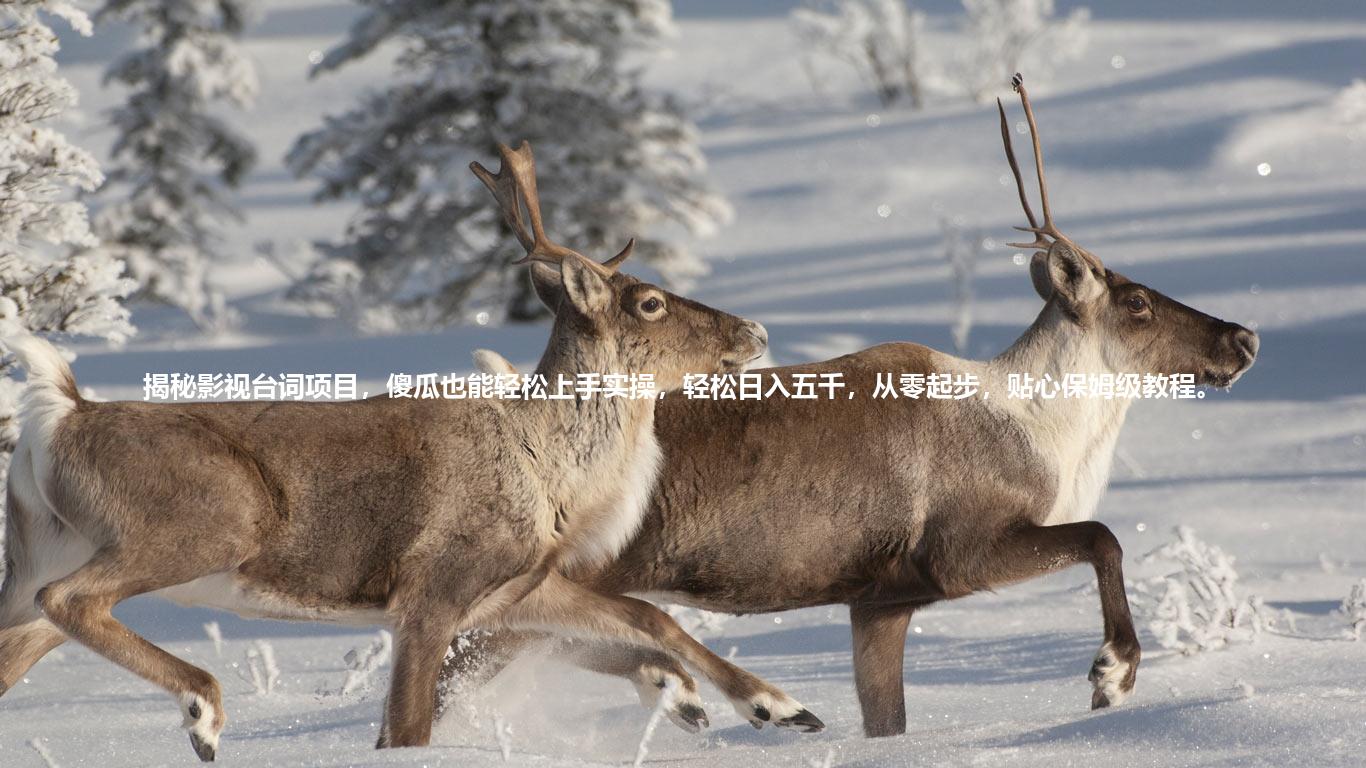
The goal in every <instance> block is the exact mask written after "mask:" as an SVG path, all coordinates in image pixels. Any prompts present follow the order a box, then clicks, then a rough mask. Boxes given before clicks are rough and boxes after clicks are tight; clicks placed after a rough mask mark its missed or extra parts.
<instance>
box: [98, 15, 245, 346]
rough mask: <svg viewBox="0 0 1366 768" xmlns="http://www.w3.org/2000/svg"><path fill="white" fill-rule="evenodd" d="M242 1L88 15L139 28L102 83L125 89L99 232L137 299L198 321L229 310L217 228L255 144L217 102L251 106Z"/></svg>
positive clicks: (212, 323) (206, 324)
mask: <svg viewBox="0 0 1366 768" xmlns="http://www.w3.org/2000/svg"><path fill="white" fill-rule="evenodd" d="M246 12H247V7H246V4H245V2H244V1H243V0H107V2H106V3H105V5H104V6H103V7H102V8H101V9H100V10H99V12H98V14H97V15H96V20H103V19H106V18H112V19H118V20H121V21H126V22H128V23H130V24H132V25H134V26H136V27H138V28H139V29H140V31H141V35H142V37H141V46H142V47H140V48H138V49H137V50H134V51H132V52H130V53H128V54H126V55H124V56H123V57H121V58H119V59H117V60H115V61H114V63H113V64H111V65H110V66H109V69H108V70H107V71H106V72H105V82H116V83H119V84H122V85H124V86H127V87H128V88H129V89H131V93H130V94H129V97H128V101H127V103H125V104H124V105H123V106H120V107H118V108H116V109H114V110H113V111H112V112H111V115H110V117H111V120H112V122H113V124H114V127H115V128H116V129H117V130H118V138H117V139H116V140H115V142H114V147H113V150H112V152H111V155H112V158H113V160H114V162H115V163H117V165H116V166H115V167H114V168H113V169H111V170H110V171H109V178H108V181H106V182H105V184H104V186H103V187H102V188H101V190H100V196H101V197H102V198H105V199H106V200H107V201H108V205H107V206H106V207H105V208H104V209H102V210H101V211H99V213H98V214H97V215H96V217H95V232H96V234H98V235H99V237H100V239H101V240H102V241H103V246H102V247H103V248H105V249H108V250H109V251H110V252H111V253H113V255H114V256H116V257H117V258H121V259H123V260H124V261H125V262H126V263H127V264H128V271H129V274H130V275H131V276H132V277H133V279H135V280H136V281H137V283H138V289H137V293H136V294H135V298H143V299H148V300H152V301H158V302H163V303H167V304H171V305H173V306H177V307H180V308H181V309H183V310H185V312H186V313H188V314H189V316H190V317H191V318H192V319H193V320H194V321H195V323H196V324H198V325H199V326H200V327H202V328H221V327H222V326H223V325H224V324H226V323H227V322H229V320H230V315H229V313H228V310H227V308H226V307H225V306H224V302H223V296H222V294H221V293H219V292H218V291H216V290H214V289H213V288H212V287H211V286H210V284H209V280H208V272H209V267H210V265H211V264H212V263H213V262H214V261H215V260H218V259H220V258H221V257H222V254H221V253H220V252H219V250H218V249H219V243H218V235H219V228H220V227H221V226H222V225H223V224H224V223H225V222H227V221H230V220H236V219H239V218H240V215H239V214H238V213H237V211H236V209H235V208H234V206H233V204H232V201H231V199H230V189H231V188H233V187H236V186H237V185H238V183H239V182H240V181H241V179H242V177H243V176H244V175H245V174H246V172H247V171H248V170H249V169H250V168H251V166H252V164H253V163H254V162H255V159H256V152H255V150H254V149H253V148H252V145H251V143H250V142H249V141H248V140H247V139H246V137H245V136H243V135H242V134H240V133H239V132H237V131H236V130H235V129H234V128H233V127H232V126H231V125H229V124H228V123H227V122H226V121H224V120H223V119H222V118H221V117H220V116H219V115H218V114H217V111H216V110H215V109H214V108H215V107H216V105H217V104H220V103H226V104H230V105H233V106H236V107H243V108H245V107H247V106H250V104H251V102H252V100H253V99H254V98H255V95H256V70H255V68H254V67H253V66H252V64H251V62H250V60H248V59H247V58H246V57H245V56H244V55H243V54H242V52H241V51H240V50H239V48H238V45H237V40H236V38H237V37H238V36H239V35H240V34H241V32H242V27H243V25H244V23H245V17H246Z"/></svg>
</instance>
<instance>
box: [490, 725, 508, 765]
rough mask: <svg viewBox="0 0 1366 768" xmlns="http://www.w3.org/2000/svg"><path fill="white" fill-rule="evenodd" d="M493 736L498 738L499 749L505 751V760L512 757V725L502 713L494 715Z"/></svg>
mask: <svg viewBox="0 0 1366 768" xmlns="http://www.w3.org/2000/svg"><path fill="white" fill-rule="evenodd" d="M493 737H494V738H495V739H497V740H498V751H500V752H502V753H503V762H505V763H506V762H508V761H509V760H511V759H512V726H511V725H510V724H509V723H508V722H507V721H506V720H504V719H503V716H502V715H494V716H493Z"/></svg>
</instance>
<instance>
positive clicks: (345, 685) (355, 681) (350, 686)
mask: <svg viewBox="0 0 1366 768" xmlns="http://www.w3.org/2000/svg"><path fill="white" fill-rule="evenodd" d="M393 647H394V637H393V635H391V634H389V633H388V632H387V631H385V630H383V629H381V630H380V631H379V634H378V635H376V636H375V640H374V642H372V643H370V647H368V648H366V649H364V650H362V649H360V648H352V649H351V650H350V651H347V653H346V666H347V667H348V670H347V672H346V680H344V681H342V687H341V690H340V691H339V692H338V693H340V694H341V695H343V696H345V695H346V694H348V693H354V692H355V691H357V690H360V689H362V688H368V687H369V685H370V678H372V677H374V675H375V672H376V671H377V670H379V668H380V667H382V666H384V665H385V664H388V663H389V656H390V655H391V654H392V653H393Z"/></svg>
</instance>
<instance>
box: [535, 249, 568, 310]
mask: <svg viewBox="0 0 1366 768" xmlns="http://www.w3.org/2000/svg"><path fill="white" fill-rule="evenodd" d="M529 271H530V274H531V287H532V288H534V289H535V290H536V298H538V299H540V300H541V303H542V304H544V305H545V308H546V309H548V310H550V311H551V312H552V313H554V312H558V311H559V309H560V299H561V298H563V297H564V281H563V280H561V279H560V270H558V269H555V268H554V267H552V266H550V265H549V264H542V263H541V262H539V261H533V262H531V269H530V270H529Z"/></svg>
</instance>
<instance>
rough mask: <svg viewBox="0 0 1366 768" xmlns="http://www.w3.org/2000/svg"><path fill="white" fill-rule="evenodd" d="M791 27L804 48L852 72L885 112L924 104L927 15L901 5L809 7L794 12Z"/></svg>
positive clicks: (869, 2)
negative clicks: (923, 45) (922, 42)
mask: <svg viewBox="0 0 1366 768" xmlns="http://www.w3.org/2000/svg"><path fill="white" fill-rule="evenodd" d="M792 25H793V28H794V29H795V30H796V32H797V36H798V37H799V38H800V39H801V40H802V42H803V44H804V45H805V46H806V47H808V48H809V49H812V50H815V51H819V52H821V53H823V54H825V55H827V56H830V57H832V58H834V59H837V60H839V61H843V62H845V63H846V64H848V65H849V66H851V67H853V68H854V69H855V70H856V71H857V72H858V74H859V76H860V77H862V78H863V79H864V80H866V81H867V82H868V84H869V85H871V86H872V88H873V91H874V92H875V93H877V96H878V99H879V100H880V101H881V102H882V104H883V106H889V105H891V104H895V103H897V102H899V101H901V100H902V99H905V100H906V101H907V102H908V103H909V104H910V105H911V108H912V109H919V108H920V107H921V106H922V105H923V104H924V101H925V96H924V91H925V89H924V85H923V82H924V67H925V64H924V61H923V57H922V53H921V45H920V37H921V34H922V33H923V31H924V27H925V14H923V13H921V12H919V11H916V10H912V9H910V8H909V7H908V6H907V5H906V2H905V0H823V1H822V2H810V3H808V4H807V6H806V7H804V8H798V9H796V10H794V11H793V12H792Z"/></svg>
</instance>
